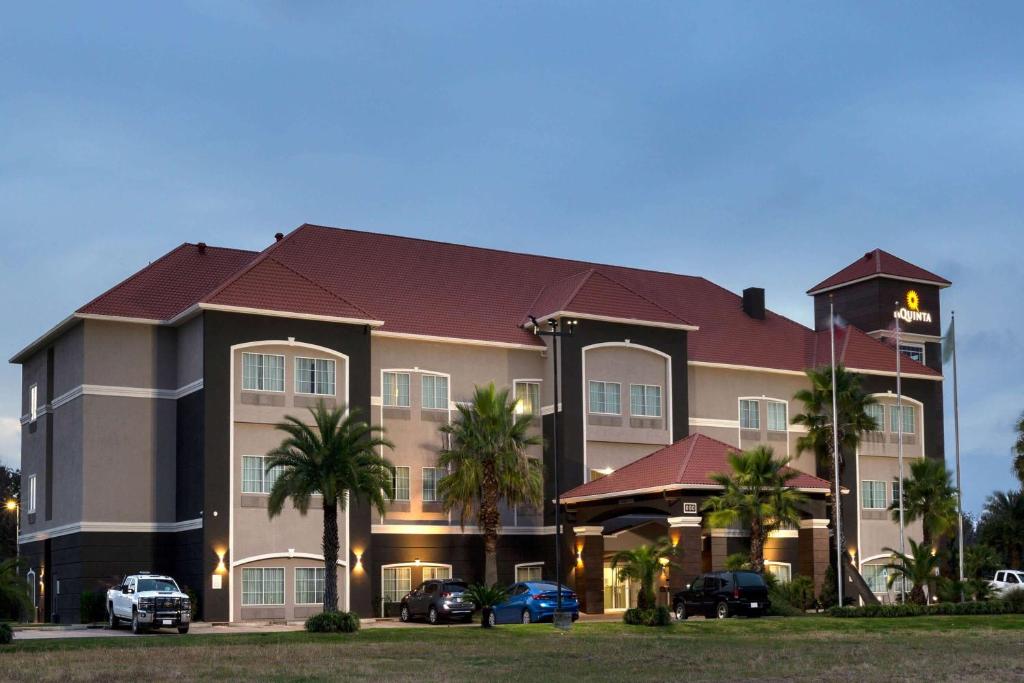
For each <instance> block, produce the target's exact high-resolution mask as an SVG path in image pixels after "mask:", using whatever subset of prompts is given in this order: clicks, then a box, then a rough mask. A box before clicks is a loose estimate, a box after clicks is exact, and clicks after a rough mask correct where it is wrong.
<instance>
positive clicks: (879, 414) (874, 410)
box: [864, 403, 885, 432]
mask: <svg viewBox="0 0 1024 683" xmlns="http://www.w3.org/2000/svg"><path fill="white" fill-rule="evenodd" d="M864 412H865V413H867V415H868V417H873V418H875V422H876V423H877V424H878V429H876V430H874V431H876V432H884V431H885V406H883V405H882V404H881V403H869V404H868V405H866V406H864Z"/></svg>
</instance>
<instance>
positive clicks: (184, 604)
mask: <svg viewBox="0 0 1024 683" xmlns="http://www.w3.org/2000/svg"><path fill="white" fill-rule="evenodd" d="M181 609H182V610H184V611H186V612H188V611H191V609H192V601H191V600H189V599H188V598H185V599H184V600H182V601H181Z"/></svg>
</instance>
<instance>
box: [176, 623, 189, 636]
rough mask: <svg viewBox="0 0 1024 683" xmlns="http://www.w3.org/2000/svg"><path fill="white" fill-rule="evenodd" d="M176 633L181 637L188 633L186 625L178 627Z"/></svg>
mask: <svg viewBox="0 0 1024 683" xmlns="http://www.w3.org/2000/svg"><path fill="white" fill-rule="evenodd" d="M178 633H180V634H181V635H185V634H186V633H188V624H182V625H181V626H179V627H178Z"/></svg>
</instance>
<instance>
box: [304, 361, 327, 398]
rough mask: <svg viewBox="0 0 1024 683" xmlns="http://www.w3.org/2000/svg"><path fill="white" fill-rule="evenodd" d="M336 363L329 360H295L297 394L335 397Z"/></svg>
mask: <svg viewBox="0 0 1024 683" xmlns="http://www.w3.org/2000/svg"><path fill="white" fill-rule="evenodd" d="M334 367H335V366H334V361H333V360H330V359H328V358H302V357H296V358H295V393H296V394H316V395H318V396H334V377H335V375H334Z"/></svg>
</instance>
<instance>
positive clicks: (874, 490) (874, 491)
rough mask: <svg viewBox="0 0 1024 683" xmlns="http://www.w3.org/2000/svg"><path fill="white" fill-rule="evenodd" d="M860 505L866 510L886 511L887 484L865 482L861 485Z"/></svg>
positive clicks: (882, 482)
mask: <svg viewBox="0 0 1024 683" xmlns="http://www.w3.org/2000/svg"><path fill="white" fill-rule="evenodd" d="M860 504H861V507H863V508H864V509H865V510H884V509H885V508H886V503H885V482H884V481H871V480H870V479H865V480H863V481H862V482H861V483H860Z"/></svg>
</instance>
